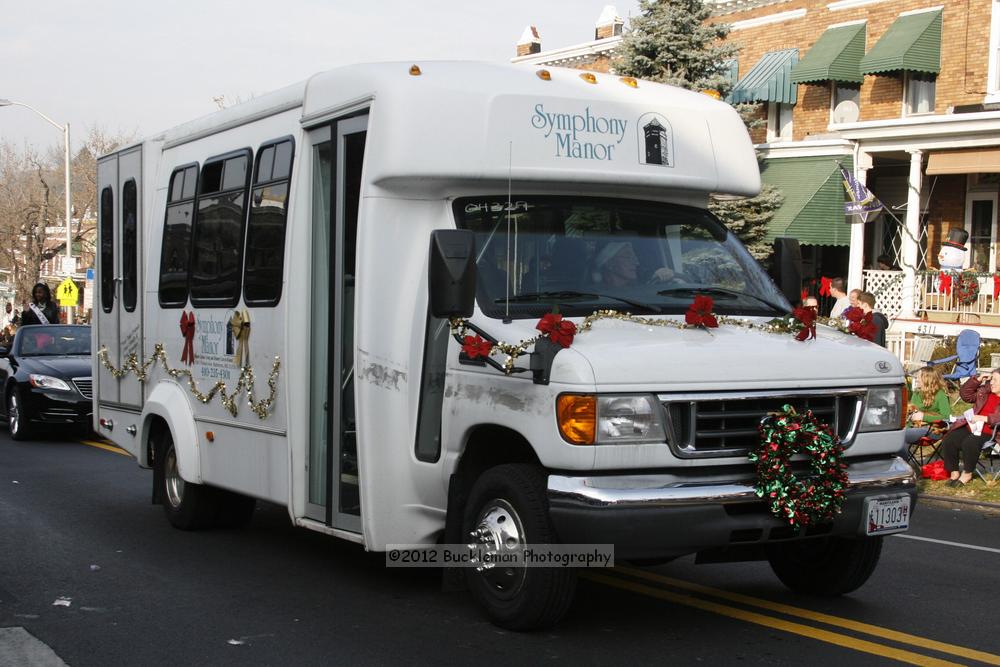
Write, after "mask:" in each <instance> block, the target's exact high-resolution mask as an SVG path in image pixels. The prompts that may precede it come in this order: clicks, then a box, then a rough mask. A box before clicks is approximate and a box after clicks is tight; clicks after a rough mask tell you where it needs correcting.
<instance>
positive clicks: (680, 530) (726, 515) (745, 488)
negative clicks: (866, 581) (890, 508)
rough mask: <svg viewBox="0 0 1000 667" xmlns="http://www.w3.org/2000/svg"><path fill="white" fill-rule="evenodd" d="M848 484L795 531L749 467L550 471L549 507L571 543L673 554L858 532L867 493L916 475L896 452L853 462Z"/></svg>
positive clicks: (633, 554) (909, 483)
mask: <svg viewBox="0 0 1000 667" xmlns="http://www.w3.org/2000/svg"><path fill="white" fill-rule="evenodd" d="M847 471H848V478H849V480H850V481H849V488H848V491H847V493H846V494H845V496H846V497H845V500H844V505H843V507H842V509H841V512H840V513H839V514H838V515H837V516H836V517H834V519H833V521H832V522H831V523H829V524H825V525H819V526H811V527H810V528H808V529H806V530H805V531H804V532H802V533H796V532H795V531H794V530H793V529H792V528H791V527H790V526H789V525H788V524H787V523H785V522H783V521H780V520H778V519H776V518H775V517H774V516H772V515H771V513H770V511H769V509H768V507H767V505H766V504H765V503H764V502H763V501H762V500H761V499H760V498H758V497H757V495H756V493H755V492H754V490H753V487H754V478H753V475H752V473H751V474H742V475H736V476H733V475H731V476H730V477H729V478H728V479H724V478H719V476H716V477H715V478H714V479H713V478H708V479H706V478H705V477H700V478H698V479H693V478H692V477H691V473H690V472H687V473H686V474H652V475H609V476H597V475H593V476H588V477H570V476H564V475H550V476H549V480H548V499H549V513H550V516H551V518H552V522H553V524H554V526H555V529H556V532H557V534H558V535H559V540H560V541H561V542H563V543H567V544H595V543H596V544H609V543H610V544H614V545H615V556H616V557H617V558H672V557H677V556H683V555H685V554H690V553H695V552H698V551H703V550H708V549H719V548H724V547H737V546H739V547H746V546H753V545H761V544H766V543H769V542H776V541H780V540H787V539H799V538H803V537H811V536H819V535H856V534H858V532H859V530H861V529H862V527H863V525H864V524H863V523H862V517H863V514H864V509H865V508H864V506H865V499H866V498H869V497H873V496H881V495H891V494H899V493H905V494H907V495H909V496H910V497H911V507H912V506H913V504H914V502H915V501H916V494H917V488H916V481H917V480H916V475H915V474H914V472H913V469H912V468H911V467H910V466H909V464H907V463H906V462H905V461H904V460H903V459H901V458H899V457H893V458H880V459H873V460H863V461H850V462H848V468H847Z"/></svg>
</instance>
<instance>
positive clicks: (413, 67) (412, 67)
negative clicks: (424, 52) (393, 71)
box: [410, 65, 423, 76]
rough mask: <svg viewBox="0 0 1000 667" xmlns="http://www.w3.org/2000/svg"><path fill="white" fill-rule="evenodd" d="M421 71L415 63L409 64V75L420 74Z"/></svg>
mask: <svg viewBox="0 0 1000 667" xmlns="http://www.w3.org/2000/svg"><path fill="white" fill-rule="evenodd" d="M421 74H423V72H421V71H420V67H419V66H417V65H410V76H420V75H421Z"/></svg>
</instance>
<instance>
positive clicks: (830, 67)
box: [792, 23, 866, 83]
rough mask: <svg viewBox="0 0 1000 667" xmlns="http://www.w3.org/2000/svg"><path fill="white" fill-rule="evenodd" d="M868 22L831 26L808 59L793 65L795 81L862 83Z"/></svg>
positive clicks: (806, 57)
mask: <svg viewBox="0 0 1000 667" xmlns="http://www.w3.org/2000/svg"><path fill="white" fill-rule="evenodd" d="M865 25H866V24H865V23H855V24H853V25H845V26H840V27H838V28H829V29H827V31H826V32H824V33H823V34H822V35H820V37H819V39H817V40H816V43H815V44H813V47H812V48H811V49H809V53H807V54H806V56H805V58H803V59H802V60H800V61H799V62H798V63H797V64H796V65H795V67H793V68H792V83H817V82H821V81H846V82H850V83H862V82H863V81H864V76H862V75H861V58H862V57H863V56H864V55H865Z"/></svg>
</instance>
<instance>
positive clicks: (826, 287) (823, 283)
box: [819, 278, 833, 296]
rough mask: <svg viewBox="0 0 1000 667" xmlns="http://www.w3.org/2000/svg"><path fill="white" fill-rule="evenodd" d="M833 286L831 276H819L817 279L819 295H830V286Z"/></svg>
mask: <svg viewBox="0 0 1000 667" xmlns="http://www.w3.org/2000/svg"><path fill="white" fill-rule="evenodd" d="M832 286H833V279H832V278H820V279H819V295H820V296H830V288H831V287H832Z"/></svg>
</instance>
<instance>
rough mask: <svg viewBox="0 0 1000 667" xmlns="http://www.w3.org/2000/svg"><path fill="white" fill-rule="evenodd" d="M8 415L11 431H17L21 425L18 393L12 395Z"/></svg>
mask: <svg viewBox="0 0 1000 667" xmlns="http://www.w3.org/2000/svg"><path fill="white" fill-rule="evenodd" d="M7 415H8V417H9V418H10V432H11V433H17V431H18V429H19V428H20V426H21V411H20V409H19V406H18V404H17V394H11V395H10V406H9V407H8V408H7Z"/></svg>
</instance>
